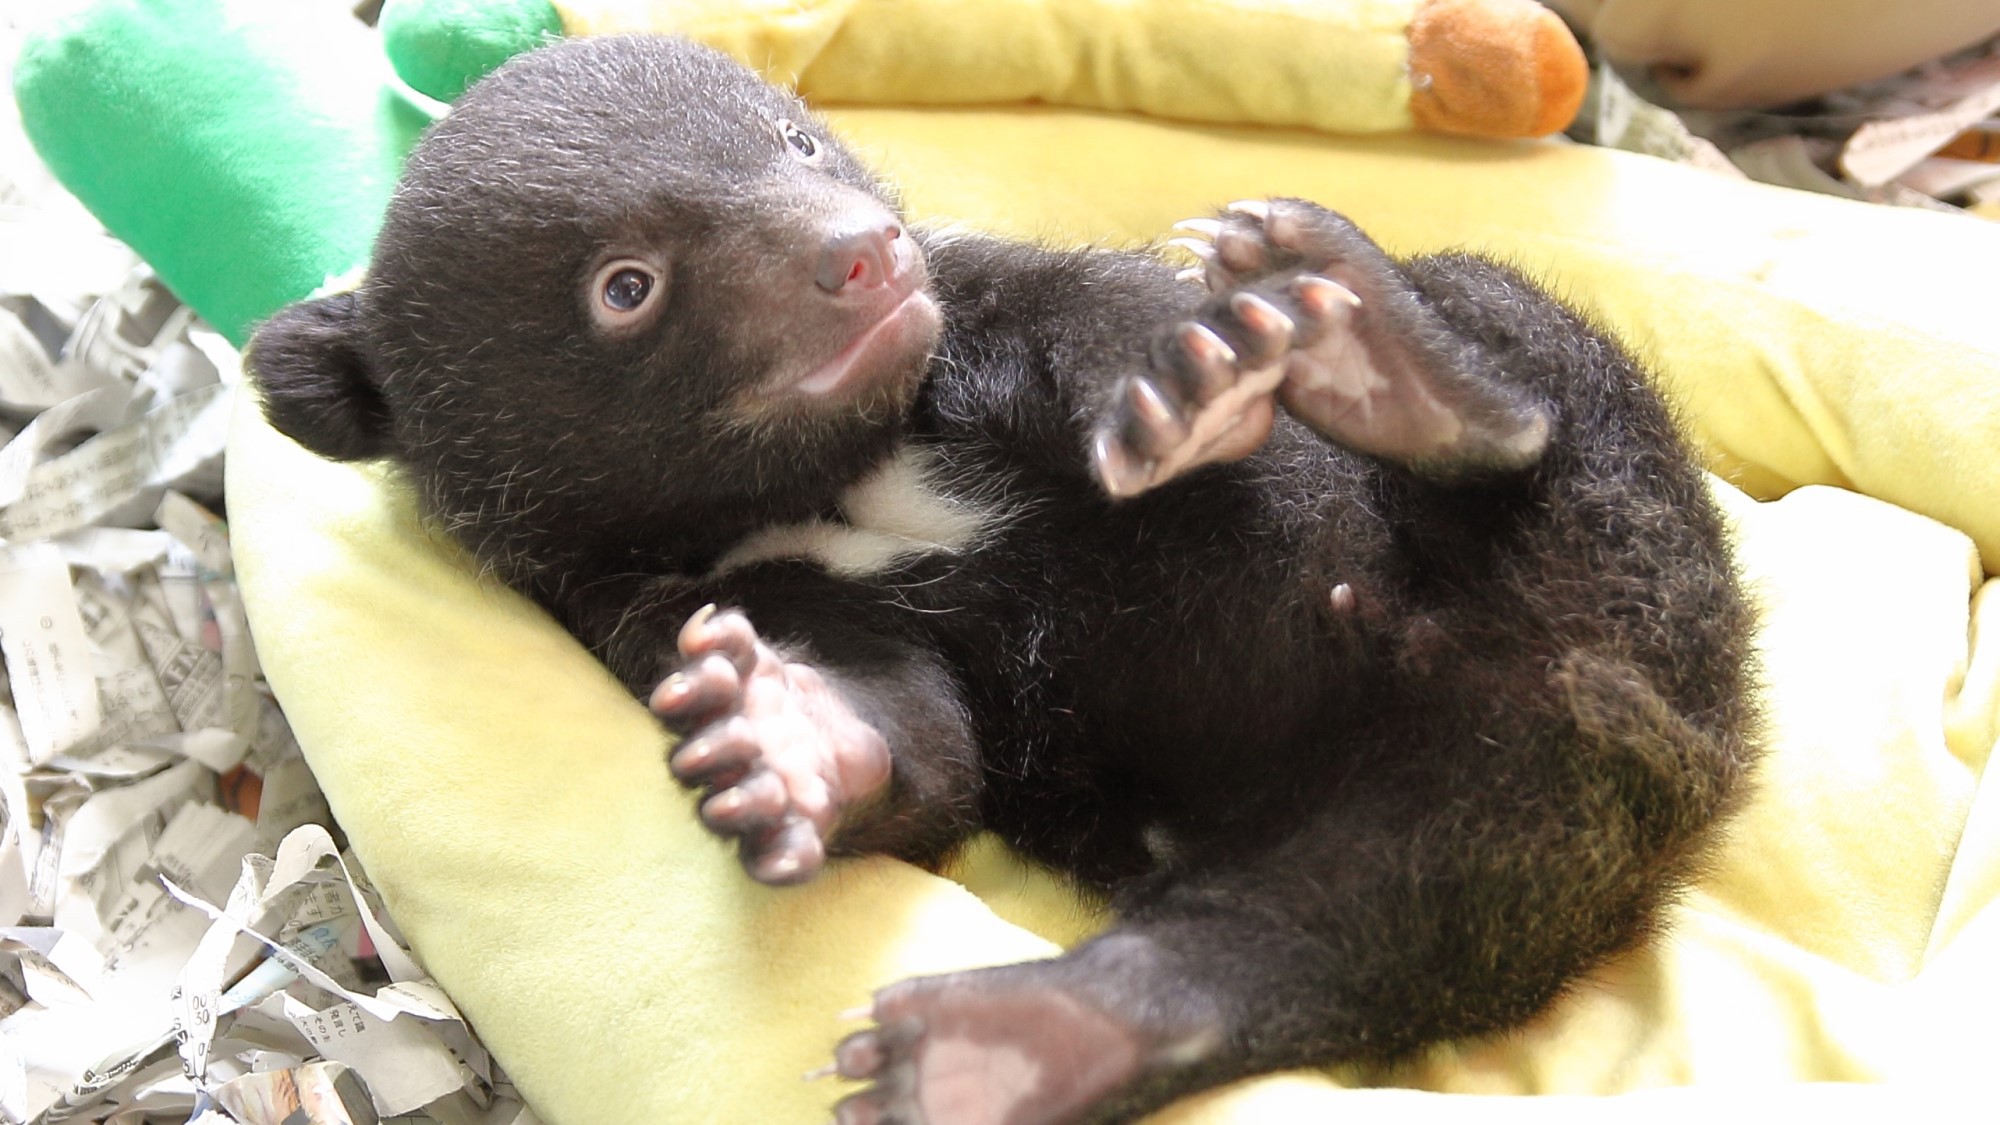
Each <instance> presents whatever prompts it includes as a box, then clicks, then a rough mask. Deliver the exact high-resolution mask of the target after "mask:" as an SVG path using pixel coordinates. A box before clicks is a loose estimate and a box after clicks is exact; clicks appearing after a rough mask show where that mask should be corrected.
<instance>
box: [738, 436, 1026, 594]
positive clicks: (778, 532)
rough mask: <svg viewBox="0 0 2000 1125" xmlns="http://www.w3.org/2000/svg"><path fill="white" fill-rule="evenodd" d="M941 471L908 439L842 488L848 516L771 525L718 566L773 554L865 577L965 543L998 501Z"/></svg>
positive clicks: (990, 520)
mask: <svg viewBox="0 0 2000 1125" xmlns="http://www.w3.org/2000/svg"><path fill="white" fill-rule="evenodd" d="M937 477H938V469H937V465H936V458H935V457H934V456H933V455H932V454H931V453H930V452H928V451H927V450H924V449H920V448H917V447H914V446H904V447H903V448H901V449H899V450H898V451H897V452H896V455H895V456H894V457H891V458H890V459H889V460H888V461H886V462H884V463H883V465H882V467H881V468H879V469H877V470H875V472H873V473H872V474H870V475H869V476H867V477H865V478H863V479H862V480H861V481H859V482H858V483H856V484H855V485H853V486H852V487H850V488H849V489H848V490H847V491H845V492H843V493H841V496H840V511H841V514H843V515H845V516H846V517H847V521H846V522H845V523H838V522H835V521H832V520H818V519H815V520H806V521H804V522H802V523H789V524H781V525H779V526H776V527H767V528H764V529H763V530H761V531H758V532H755V533H754V534H752V535H750V536H748V537H747V538H745V539H744V540H743V541H742V542H740V543H738V544H737V545H736V546H734V547H732V548H730V550H729V552H728V553H727V554H725V555H723V556H722V558H721V560H719V561H718V562H717V563H716V565H715V570H714V571H713V572H712V573H715V574H721V573H724V572H726V571H730V570H734V569H736V568H738V567H742V566H748V565H750V564H751V563H754V562H762V561H764V560H766V559H812V560H814V561H816V562H818V563H819V564H820V565H822V566H824V567H826V568H827V569H828V570H829V571H832V572H833V573H835V574H839V575H844V576H847V577H861V576H865V575H869V574H874V573H878V572H880V571H882V570H885V569H887V568H888V567H889V566H890V564H892V563H894V562H895V561H896V560H897V559H900V558H903V557H905V556H908V555H913V554H929V553H932V552H938V551H943V552H948V553H957V552H959V551H962V550H965V549H966V548H968V547H970V546H972V545H973V544H974V543H975V542H976V541H977V540H978V539H979V536H980V534H981V532H983V531H985V530H986V529H987V528H989V527H991V526H992V525H993V524H994V523H995V522H996V521H997V519H998V518H999V516H1000V509H999V506H998V505H996V504H990V503H985V502H982V501H981V500H978V499H973V498H971V497H968V496H958V495H950V494H947V493H946V492H944V491H943V490H941V489H940V488H939V487H938V485H937Z"/></svg>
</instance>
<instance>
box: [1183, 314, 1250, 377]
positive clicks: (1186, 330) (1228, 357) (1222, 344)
mask: <svg viewBox="0 0 2000 1125" xmlns="http://www.w3.org/2000/svg"><path fill="white" fill-rule="evenodd" d="M1180 339H1181V346H1182V347H1184V348H1186V349H1187V350H1188V354H1190V355H1192V356H1194V358H1195V361H1196V362H1198V363H1203V364H1212V365H1216V366H1222V367H1227V366H1229V365H1230V364H1233V363H1235V362H1236V349H1235V348H1232V347H1230V346H1229V343H1228V342H1227V341H1225V340H1224V339H1223V338H1222V337H1220V336H1217V335H1216V334H1215V330H1214V329H1212V328H1210V327H1209V326H1208V325H1206V324H1195V323H1192V322H1190V323H1188V324H1185V325H1182V326H1181V331H1180Z"/></svg>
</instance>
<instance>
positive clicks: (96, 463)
mask: <svg viewBox="0 0 2000 1125" xmlns="http://www.w3.org/2000/svg"><path fill="white" fill-rule="evenodd" d="M4 46H6V44H4V43H0V47H4ZM0 77H4V68H0ZM5 108H6V109H7V110H9V111H11V108H12V107H11V105H10V104H9V105H6V106H5ZM0 126H4V127H0V150H4V151H5V155H6V156H7V157H8V160H7V161H6V162H5V163H0V169H4V171H0V657H4V675H0V1121H5V1122H11V1123H29V1122H33V1123H43V1122H58V1121H72V1122H112V1123H116V1125H141V1123H168V1122H172V1123H181V1122H190V1123H198V1125H228V1123H236V1125H373V1123H375V1122H379V1121H391V1120H399V1121H411V1122H417V1121H436V1122H442V1123H444V1125H530V1123H532V1122H533V1121H534V1117H533V1115H532V1114H531V1113H530V1112H529V1111H528V1110H527V1109H526V1108H525V1106H524V1105H523V1103H522V1101H521V1099H520V1098H519V1096H518V1095H517V1094H516V1093H515V1092H514V1091H513V1089H512V1087H511V1086H510V1085H509V1084H508V1082H507V1080H506V1078H505V1077H504V1076H503V1075H502V1074H500V1073H499V1072H498V1071H497V1070H496V1068H495V1067H494V1066H493V1063H492V1061H491V1059H490V1058H489V1057H488V1055H487V1053H486V1051H485V1050H484V1049H483V1048H481V1046H480V1045H479V1043H478V1041H477V1040H476V1039H475V1038H474V1036H473V1034H472V1032H471V1031H470V1029H469V1028H468V1027H467V1026H466V1023H465V1020H464V1018H463V1017H461V1016H460V1015H459V1013H458V1011H457V1010H456V1009H455V1008H454V1007H453V1006H452V1003H451V1001H450V1000H449V999H448V998H447V997H446V996H445V994H444V992H443V991H442V990H441V989H440V988H439V987H438V986H437V985H436V984H435V983H433V982H432V981H430V980H429V979H428V978H427V977H426V976H425V974H424V971H423V969H422V967H421V966H420V965H418V963H417V962H416V960H415V959H414V958H413V957H412V956H411V955H410V953H409V951H408V950H407V948H406V947H405V945H404V943H403V942H402V940H401V939H400V938H399V937H398V935H397V932H396V929H395V926H394V923H393V922H391V921H390V919H389V918H388V917H387V916H386V915H385V914H384V913H383V911H382V907H381V904H380V902H379V901H378V899H377V898H376V896H375V893H374V891H373V890H372V889H371V888H370V887H369V885H368V883H367V880H366V877H365V875H364V873H363V872H362V871H361V869H360V867H359V865H358V864H357V863H356V862H355V859H354V857H353V855H351V854H350V853H348V852H347V851H345V850H344V849H343V847H342V843H341V839H340V837H339V835H338V830H337V829H335V828H334V827H333V821H332V818H331V815H330V814H329V812H328V809H327V806H326V801H325V799H324V798H323V797H322V796H321V794H320V791H319V788H318V786H317V785H316V784H315V783H314V781H313V777H312V774H311V772H310V771H309V770H308V769H307V767H306V764H305V761H304V759H303V758H302V757H301V756H300V753H299V747H298V744H297V742H296V741H295V740H294V739H293V737H292V734H291V731H290V729H289V727H288V726H287V725H286V722H285V718H284V715H283V714H282V713H281V712H280V710H279V708H278V706H277V704H276V703H275V702H274V701H273V699H272V697H271V694H270V692H269V690H268V688H267V687H266V686H265V684H264V681H263V678H262V675H261V673H260V670H259V666H258V662H257V654H256V650H255V648H254V646H253V645H252V643H251V639H250V634H249V631H248V628H247V626H246V623H245V620H244V614H243V607H242V603H241V600H240V599H239V597H238V594H237V587H236V582H235V579H234V571H233V566H232V563H231V559H230V554H229V536H228V528H227V525H226V524H225V523H224V521H223V519H222V517H221V513H222V512H223V511H224V508H223V506H222V476H221V466H222V455H223V444H224V440H225V436H226V431H227V425H228V419H229V413H230V411H231V409H232V408H233V404H234V401H235V399H236V397H237V394H238V381H239V378H240V375H239V367H238V362H237V356H236V354H235V353H234V351H233V350H232V349H231V348H230V347H229V346H228V344H227V343H226V342H225V341H223V340H222V339H221V338H220V337H219V336H217V335H216V334H215V333H214V332H212V331H209V330H208V329H206V328H205V327H204V326H203V325H202V324H201V323H200V322H199V321H198V320H197V319H195V317H194V316H193V315H192V313H190V312H189V310H188V309H187V308H185V307H184V306H182V305H181V304H180V303H179V302H178V301H177V300H175V299H174V297H173V296H172V295H171V294H170V293H169V292H168V291H167V290H166V288H165V287H164V286H162V285H161V284H160V282H159V281H158V280H157V279H155V278H154V277H153V276H152V274H151V273H150V272H149V271H147V270H146V269H145V268H144V267H143V266H141V265H140V264H139V263H138V262H137V260H136V259H135V258H134V256H133V255H132V253H131V252H130V251H129V250H127V249H126V248H125V247H123V246H122V245H120V244H118V243H116V242H114V241H112V240H110V239H108V238H106V237H105V236H103V235H102V234H101V233H99V232H98V231H96V230H95V228H94V227H93V226H91V225H90V223H89V220H88V218H87V216H85V215H84V213H83V212H82V210H81V209H80V208H77V207H76V206H75V204H74V201H73V200H69V199H67V197H66V196H62V195H61V193H60V191H59V189H56V188H54V187H53V185H52V184H51V183H50V182H49V181H48V180H47V179H46V175H45V173H42V172H41V171H40V170H39V168H37V167H36V166H35V165H34V164H33V161H32V158H31V157H24V154H26V153H27V151H28V150H27V149H26V146H25V142H23V141H22V140H21V138H20V135H19V132H18V125H17V124H16V123H15V122H13V121H12V120H11V119H8V120H5V121H0Z"/></svg>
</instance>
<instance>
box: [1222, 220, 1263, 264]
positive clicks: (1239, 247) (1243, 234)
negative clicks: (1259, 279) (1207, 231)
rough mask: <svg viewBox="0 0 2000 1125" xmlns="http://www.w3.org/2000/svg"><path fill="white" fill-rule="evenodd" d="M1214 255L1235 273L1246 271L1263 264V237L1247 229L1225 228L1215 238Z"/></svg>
mask: <svg viewBox="0 0 2000 1125" xmlns="http://www.w3.org/2000/svg"><path fill="white" fill-rule="evenodd" d="M1214 253H1215V255H1216V257H1218V258H1220V259H1222V264H1223V265H1225V266H1228V267H1229V268H1230V269H1232V270H1235V271H1236V272H1237V273H1248V272H1250V271H1251V270H1254V269H1256V268H1258V267H1259V266H1261V265H1263V264H1264V238H1263V236H1261V235H1257V234H1252V233H1251V232H1249V231H1245V230H1241V229H1236V230H1225V231H1223V232H1222V233H1221V234H1219V235H1217V236H1216V238H1215V250H1214Z"/></svg>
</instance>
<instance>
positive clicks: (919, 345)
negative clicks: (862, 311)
mask: <svg viewBox="0 0 2000 1125" xmlns="http://www.w3.org/2000/svg"><path fill="white" fill-rule="evenodd" d="M942 325H943V317H942V316H941V315H940V314H939V312H938V307H937V302H936V301H934V300H932V299H931V295H930V294H929V293H928V292H926V291H925V289H924V287H923V286H922V285H921V284H918V285H915V286H912V287H911V289H910V291H909V292H908V293H905V294H904V295H903V298H902V300H900V301H898V302H896V304H895V305H893V306H892V307H890V309H889V310H888V311H887V312H885V313H883V314H882V315H881V316H880V317H878V318H876V319H875V320H874V322H872V323H870V324H869V325H867V326H866V327H864V328H862V329H861V331H859V332H857V333H856V334H855V336H854V338H853V339H852V340H850V341H848V342H847V344H846V346H844V347H842V348H841V349H840V350H839V351H838V352H835V353H834V354H833V356H832V358H830V359H828V360H827V361H826V362H824V363H821V364H819V365H818V366H816V367H814V368H813V369H811V370H810V371H807V372H806V373H805V374H804V375H803V376H801V377H800V378H799V379H797V380H796V381H794V382H793V383H792V384H791V385H790V386H789V387H788V388H786V389H787V390H788V391H790V392H793V393H797V394H803V395H810V396H812V397H815V398H829V399H831V398H846V397H848V396H850V395H854V394H858V393H861V392H863V391H866V390H869V389H871V388H873V387H875V386H876V385H877V384H879V383H881V382H882V381H883V380H885V379H889V378H893V377H896V376H897V375H899V374H901V373H904V372H907V371H908V370H909V369H910V367H911V360H912V359H913V358H915V357H921V356H927V355H928V354H929V352H930V349H931V345H932V344H933V343H935V342H936V340H937V334H938V330H939V328H940V327H941V326H942Z"/></svg>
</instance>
